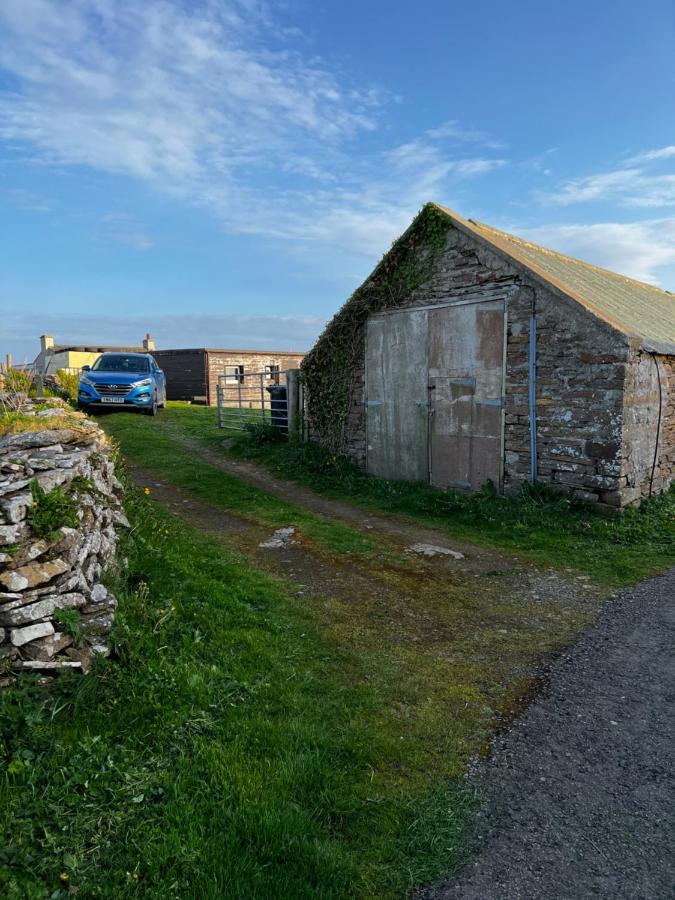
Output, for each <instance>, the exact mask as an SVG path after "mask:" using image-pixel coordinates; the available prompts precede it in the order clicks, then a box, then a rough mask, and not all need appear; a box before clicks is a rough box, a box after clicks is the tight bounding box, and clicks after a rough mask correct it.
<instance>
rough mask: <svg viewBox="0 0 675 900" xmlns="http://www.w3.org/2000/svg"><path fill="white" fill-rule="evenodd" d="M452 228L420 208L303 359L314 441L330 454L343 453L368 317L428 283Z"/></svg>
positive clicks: (440, 216)
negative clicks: (411, 221)
mask: <svg viewBox="0 0 675 900" xmlns="http://www.w3.org/2000/svg"><path fill="white" fill-rule="evenodd" d="M451 227H452V226H451V223H450V220H449V219H448V217H447V216H445V215H444V214H443V213H442V212H441V210H439V209H438V207H436V206H435V205H434V204H433V203H428V204H427V205H426V206H424V207H423V208H422V210H421V211H420V213H419V214H418V216H417V217H416V219H415V220H414V221H413V223H412V224H411V226H410V227H409V228H408V230H407V231H406V232H405V233H404V234H403V235H401V237H400V238H399V239H398V240H397V241H395V242H394V244H393V245H392V247H391V250H389V252H388V253H386V254H385V256H384V257H383V258H382V260H381V261H380V262H379V264H378V265H377V267H376V269H375V271H374V272H373V273H372V275H371V276H370V277H369V278H368V279H367V280H366V281H365V282H364V283H363V284H362V285H361V287H359V288H357V289H356V291H354V293H353V294H352V296H351V297H350V298H349V300H347V302H346V303H345V304H344V306H343V307H342V309H340V311H339V312H338V313H337V314H336V315H335V316H334V317H333V319H332V320H331V321H330V322H329V323H328V325H327V326H326V328H325V329H324V331H323V333H322V334H321V336H320V337H319V340H318V341H317V343H316V344H315V346H314V348H313V349H312V350H311V351H310V352H309V353H308V354H307V356H306V357H305V358H304V360H303V363H302V373H303V377H304V381H305V386H306V392H307V394H306V396H307V413H308V418H309V422H310V425H311V432H312V437H313V438H315V439H317V440H318V441H319V442H320V443H321V444H323V445H324V446H326V447H327V448H328V449H329V450H331V451H332V452H333V453H340V452H341V451H342V450H343V443H344V432H345V424H346V420H347V415H348V413H349V407H350V400H351V395H352V390H353V387H354V379H355V376H356V372H357V370H358V369H360V368H361V367H362V364H363V358H364V353H365V333H366V321H367V319H368V316H370V315H371V314H372V313H374V312H378V311H380V310H383V309H393V308H395V307H397V306H401V305H402V304H403V303H404V302H406V301H407V300H408V299H409V298H410V295H411V294H412V293H413V292H414V291H416V290H417V289H418V288H420V287H422V286H423V285H424V284H425V283H426V282H427V281H428V280H429V279H430V277H431V274H432V272H433V270H434V266H435V264H436V262H437V260H438V258H439V257H440V255H441V254H442V253H443V251H444V250H445V247H446V244H447V237H448V232H449V231H450V229H451Z"/></svg>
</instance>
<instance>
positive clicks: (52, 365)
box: [33, 334, 155, 375]
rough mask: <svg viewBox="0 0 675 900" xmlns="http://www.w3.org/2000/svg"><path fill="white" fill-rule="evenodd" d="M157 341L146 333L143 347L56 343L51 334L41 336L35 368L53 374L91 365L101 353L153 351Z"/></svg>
mask: <svg viewBox="0 0 675 900" xmlns="http://www.w3.org/2000/svg"><path fill="white" fill-rule="evenodd" d="M154 349H155V342H154V341H153V340H152V338H151V337H150V335H149V334H146V336H145V338H144V340H143V345H142V346H141V347H109V346H102V345H101V346H97V345H93V344H55V343H54V338H53V337H52V336H51V335H49V334H43V335H41V336H40V352H39V353H38V355H37V356H36V357H35V361H34V362H33V368H34V370H35V371H36V372H40V374H42V375H53V374H54V373H55V372H58V370H59V369H78V370H79V369H81V368H82V366H90V365H92V363H93V362H94V361H95V360H96V359H97V357H99V356H100V355H101V353H106V352H115V351H118V352H120V353H143V352H150V353H151V352H152V351H153V350H154Z"/></svg>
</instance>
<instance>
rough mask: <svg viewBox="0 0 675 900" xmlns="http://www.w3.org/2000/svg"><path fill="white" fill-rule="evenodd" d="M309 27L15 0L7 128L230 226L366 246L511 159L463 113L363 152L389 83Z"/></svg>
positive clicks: (0, 23)
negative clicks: (345, 65) (314, 49)
mask: <svg viewBox="0 0 675 900" xmlns="http://www.w3.org/2000/svg"><path fill="white" fill-rule="evenodd" d="M298 37H299V36H298V35H297V30H296V29H294V28H293V27H292V25H291V26H289V25H288V23H285V22H280V21H279V20H278V16H277V13H274V14H273V13H272V12H271V10H270V8H269V7H268V6H266V5H264V4H258V3H255V2H252V0H218V2H215V0H194V2H191V3H190V4H184V3H182V2H180V0H144V2H143V3H138V2H137V0H70V2H69V3H68V4H63V3H62V2H60V0H4V2H3V3H2V5H0V58H1V59H2V67H3V69H4V70H5V71H6V72H7V73H9V74H10V75H11V77H12V79H13V82H14V83H15V84H17V85H18V88H17V89H14V90H11V91H9V90H8V91H5V92H4V93H0V138H4V139H5V140H9V141H13V142H19V143H20V144H22V145H23V146H24V147H25V148H26V156H27V158H29V159H31V160H32V161H33V162H35V163H40V164H43V165H45V164H46V165H59V166H87V167H91V168H93V169H96V170H99V171H104V172H108V173H119V174H123V175H126V176H130V177H132V178H135V179H138V180H141V181H143V182H145V183H149V184H150V185H152V186H153V187H154V188H155V189H157V190H159V191H162V192H167V193H170V194H173V195H175V196H176V197H179V198H181V200H183V201H184V202H188V203H191V204H194V205H198V206H202V207H205V208H207V209H208V210H210V211H211V212H212V213H215V214H216V215H217V216H218V217H219V219H220V220H221V221H222V223H223V225H224V227H225V228H227V229H228V230H230V231H234V232H250V233H256V234H265V235H273V236H277V237H292V238H302V239H305V240H323V239H325V238H326V237H327V236H329V237H330V240H331V242H333V243H339V244H341V245H342V246H343V247H348V248H349V249H352V250H359V251H362V252H364V253H367V254H369V255H370V254H371V253H372V251H373V243H374V237H376V238H377V241H378V249H379V250H381V248H382V243H381V240H382V238H383V237H385V236H386V238H385V239H386V241H387V242H388V241H390V240H391V239H392V238H393V237H394V236H395V234H396V230H397V229H398V228H399V227H400V226H401V224H404V223H405V221H406V219H409V218H410V216H411V215H412V213H414V211H415V210H416V209H417V208H418V207H419V206H420V204H421V203H422V202H424V201H425V200H428V199H431V198H433V197H436V196H439V195H441V194H442V195H443V196H447V193H446V192H447V191H448V190H452V186H453V185H454V184H456V183H457V182H458V181H460V180H462V179H464V178H473V177H478V176H480V175H485V174H487V173H489V172H491V171H493V170H494V169H496V168H498V167H500V166H503V165H504V164H505V162H504V160H502V159H499V160H496V159H491V158H490V151H492V150H495V149H497V148H499V147H501V146H502V145H501V144H500V143H499V142H498V141H496V140H495V139H494V138H492V137H491V136H489V135H487V134H486V133H484V132H482V131H479V130H474V129H465V128H463V127H462V126H461V125H460V124H459V123H458V122H456V121H448V122H445V123H443V124H442V125H440V126H439V127H438V128H435V129H430V130H428V131H427V132H426V133H425V134H423V135H422V136H421V137H420V138H419V139H413V140H411V141H409V142H408V143H407V144H402V145H400V146H399V147H393V148H390V149H388V150H387V149H384V150H382V149H380V150H377V149H369V150H368V151H367V152H364V151H361V152H360V151H359V138H360V136H362V135H365V134H373V133H378V134H379V132H378V129H379V127H380V124H381V121H382V117H383V116H384V115H386V109H387V106H388V104H389V103H390V101H391V100H392V98H391V96H390V95H389V94H388V93H387V92H386V91H384V90H382V89H381V88H379V87H378V86H377V85H366V86H360V85H356V84H354V83H352V82H351V81H350V79H349V78H348V77H347V76H346V75H345V74H344V73H341V72H339V71H336V70H335V68H334V67H333V66H331V65H329V64H328V63H327V62H326V61H323V60H321V59H316V58H313V57H310V56H308V54H307V46H306V45H305V44H304V42H303V41H302V39H300V40H298ZM468 145H474V146H475V147H476V148H477V149H479V152H478V153H476V154H475V155H473V154H470V153H467V152H466V149H464V150H462V149H461V148H462V147H464V148H466V147H467V146H468ZM458 146H459V150H458ZM142 242H143V241H142V239H140V241H139V240H136V244H137V245H139V246H140V243H142Z"/></svg>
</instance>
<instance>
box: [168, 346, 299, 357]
mask: <svg viewBox="0 0 675 900" xmlns="http://www.w3.org/2000/svg"><path fill="white" fill-rule="evenodd" d="M154 353H155V356H161V355H162V354H167V353H229V354H233V355H235V356H236V355H237V354H240V355H246V356H305V355H306V353H307V351H306V350H265V349H264V348H261V347H259V348H258V349H257V350H242V349H241V348H239V349H236V348H228V347H172V348H169V349H167V350H155V351H154Z"/></svg>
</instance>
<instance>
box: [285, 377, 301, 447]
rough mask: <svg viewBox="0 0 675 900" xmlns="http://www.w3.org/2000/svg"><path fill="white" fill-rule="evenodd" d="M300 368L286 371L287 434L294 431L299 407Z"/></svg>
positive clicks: (296, 425)
mask: <svg viewBox="0 0 675 900" xmlns="http://www.w3.org/2000/svg"><path fill="white" fill-rule="evenodd" d="M299 388H300V369H288V370H287V371H286V402H287V404H288V434H289V436H290V435H292V434H295V433H296V430H297V427H298V412H299V409H300V404H299V400H300V391H299Z"/></svg>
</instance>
